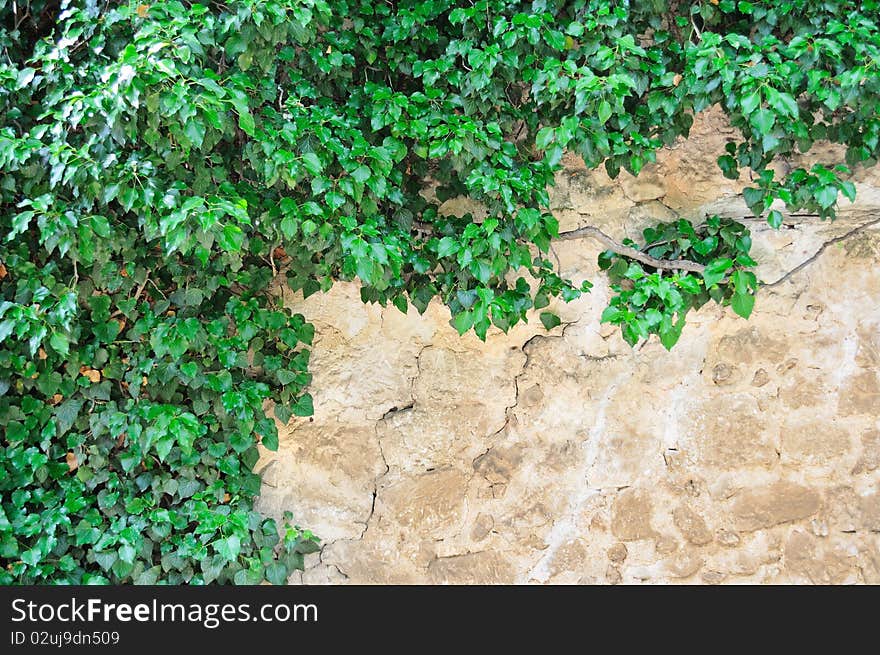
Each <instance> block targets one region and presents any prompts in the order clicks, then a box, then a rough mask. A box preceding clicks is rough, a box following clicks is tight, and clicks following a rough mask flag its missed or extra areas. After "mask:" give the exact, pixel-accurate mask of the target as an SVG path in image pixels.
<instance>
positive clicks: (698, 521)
mask: <svg viewBox="0 0 880 655" xmlns="http://www.w3.org/2000/svg"><path fill="white" fill-rule="evenodd" d="M672 518H673V521H674V522H675V527H676V528H678V530H679V532H681V534H682V536H683V537H684V538H685V539H687V540H688V541H689V542H690V543H692V544H694V545H696V546H702V545H705V544H708V543H709V542H711V541H712V531H711V530H710V529H709V526H707V525H706V521H705V520H703V517H702V516H700V515H699V514H697V513H696V512H695V511H694V510H693V509H691V508H690V507H689V506H688V505H685V504H681V505H679V506H678V507H676V508H675V511H674V512H673V513H672Z"/></svg>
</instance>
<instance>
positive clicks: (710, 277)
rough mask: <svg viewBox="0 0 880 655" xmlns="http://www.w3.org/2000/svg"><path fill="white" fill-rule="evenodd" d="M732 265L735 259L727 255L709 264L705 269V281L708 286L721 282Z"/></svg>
mask: <svg viewBox="0 0 880 655" xmlns="http://www.w3.org/2000/svg"><path fill="white" fill-rule="evenodd" d="M731 266H733V260H732V259H729V258H727V257H723V258H721V259H716V260H714V261H712V262H710V263H709V264H707V265H706V268H705V270H703V281H704V282H705V283H706V288H707V289H708V288H709V287H711V286H712V285H714V284H716V283H718V282H720V281H721V280H722V279H723V278H724V275H725V273H727V269H729V268H730V267H731Z"/></svg>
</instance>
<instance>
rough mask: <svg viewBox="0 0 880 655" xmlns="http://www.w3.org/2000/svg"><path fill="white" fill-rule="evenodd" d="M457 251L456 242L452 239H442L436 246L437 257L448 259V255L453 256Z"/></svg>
mask: <svg viewBox="0 0 880 655" xmlns="http://www.w3.org/2000/svg"><path fill="white" fill-rule="evenodd" d="M458 249H459V244H458V241H456V240H455V239H453V238H452V237H443V238H442V239H440V242H439V243H438V244H437V256H438V257H448V256H449V255H454V254H455V253H457V252H458Z"/></svg>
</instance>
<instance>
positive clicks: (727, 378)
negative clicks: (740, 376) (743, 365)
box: [712, 362, 736, 385]
mask: <svg viewBox="0 0 880 655" xmlns="http://www.w3.org/2000/svg"><path fill="white" fill-rule="evenodd" d="M735 371H736V369H735V368H733V367H732V366H730V364H725V363H723V362H722V363H721V364H716V365H715V368H713V369H712V382H714V383H715V384H718V385H722V384H731V383H732V382H733V374H734V372H735Z"/></svg>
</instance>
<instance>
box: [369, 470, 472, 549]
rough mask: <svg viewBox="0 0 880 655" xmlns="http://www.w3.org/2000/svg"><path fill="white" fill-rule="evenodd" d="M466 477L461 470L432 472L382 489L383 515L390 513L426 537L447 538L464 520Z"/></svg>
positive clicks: (403, 524)
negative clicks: (443, 536) (442, 536)
mask: <svg viewBox="0 0 880 655" xmlns="http://www.w3.org/2000/svg"><path fill="white" fill-rule="evenodd" d="M465 481H466V478H465V476H464V474H463V473H461V471H457V470H455V469H445V470H440V471H430V472H427V473H425V474H423V475H420V476H418V477H414V478H412V479H407V480H403V481H401V482H399V483H397V484H394V485H392V486H389V487H388V488H386V489H383V490H382V494H381V496H380V500H381V504H382V513H383V514H384V513H386V512H387V513H389V514H391V515H393V516H394V517H395V518H396V521H397V522H398V523H399V524H400V525H401V526H403V527H405V528H407V529H409V530H415V531H416V532H417V533H418V534H423V535H437V536H440V535H443V534H447V533H449V532H452V531H453V530H455V529H456V528H457V526H458V523H459V521H460V520H461V513H462V509H463V500H464V499H463V498H462V496H461V489H462V488H463V486H464V484H465Z"/></svg>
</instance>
